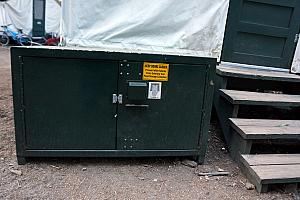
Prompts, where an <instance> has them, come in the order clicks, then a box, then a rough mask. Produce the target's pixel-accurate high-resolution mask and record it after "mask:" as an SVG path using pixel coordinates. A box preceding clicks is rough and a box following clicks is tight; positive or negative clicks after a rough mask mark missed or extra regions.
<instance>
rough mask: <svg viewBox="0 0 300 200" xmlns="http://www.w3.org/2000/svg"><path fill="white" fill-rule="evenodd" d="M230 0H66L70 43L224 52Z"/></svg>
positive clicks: (66, 33)
mask: <svg viewBox="0 0 300 200" xmlns="http://www.w3.org/2000/svg"><path fill="white" fill-rule="evenodd" d="M228 6H229V0H201V1H198V0H164V1H161V0H152V1H148V0H112V1H107V0H94V1H89V2H88V3H87V2H86V1H84V0H77V1H73V0H63V1H62V18H63V27H62V31H63V36H64V37H65V41H66V43H67V46H83V47H102V48H113V49H120V50H122V51H131V52H149V51H150V52H160V53H165V54H179V55H183V54H187V55H192V56H204V57H217V58H219V57H220V54H221V49H222V43H223V37H224V31H225V24H226V18H227V12H228Z"/></svg>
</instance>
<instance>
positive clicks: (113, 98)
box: [112, 94, 118, 103]
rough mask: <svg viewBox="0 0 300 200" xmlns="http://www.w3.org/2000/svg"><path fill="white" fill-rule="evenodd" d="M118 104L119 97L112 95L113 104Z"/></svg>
mask: <svg viewBox="0 0 300 200" xmlns="http://www.w3.org/2000/svg"><path fill="white" fill-rule="evenodd" d="M117 102H118V97H117V95H116V94H113V95H112V103H117Z"/></svg>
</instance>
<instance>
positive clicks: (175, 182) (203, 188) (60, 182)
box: [0, 48, 300, 200]
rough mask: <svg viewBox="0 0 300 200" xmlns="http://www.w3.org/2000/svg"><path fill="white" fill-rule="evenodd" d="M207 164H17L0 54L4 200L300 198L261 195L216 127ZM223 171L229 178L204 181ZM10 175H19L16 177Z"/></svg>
mask: <svg viewBox="0 0 300 200" xmlns="http://www.w3.org/2000/svg"><path fill="white" fill-rule="evenodd" d="M210 133H211V135H212V136H211V139H210V141H209V148H208V152H207V155H206V161H205V164H204V165H200V166H198V167H197V169H193V168H190V167H187V166H184V165H182V164H181V159H180V158H134V159H133V158H122V159H118V158H105V159H104V158H89V159H87V158H59V159H53V158H51V159H45V158H43V159H35V160H31V161H30V162H29V163H28V164H26V165H23V166H19V165H18V164H17V162H16V151H15V137H14V123H13V108H12V90H11V73H10V60H9V50H8V49H4V48H1V49H0V199H184V200H187V199H268V200H269V199H300V198H299V195H296V194H293V193H285V192H284V191H282V190H279V191H278V190H277V191H276V192H274V191H273V192H269V193H267V194H261V195H260V194H258V193H257V192H256V191H255V190H247V189H246V187H245V183H246V182H247V179H246V178H245V177H244V176H243V175H242V173H241V172H240V170H239V168H238V167H237V165H236V164H235V163H233V162H232V160H231V159H230V157H229V155H228V154H227V152H226V150H225V151H224V150H222V148H223V147H224V143H223V142H222V140H221V139H220V137H219V134H220V131H219V128H218V127H217V124H216V122H212V125H211V129H210ZM218 168H221V169H223V170H226V171H229V172H230V176H228V177H226V176H224V177H212V178H211V177H210V178H208V177H206V178H205V177H200V176H197V175H196V174H195V172H196V171H198V172H207V171H213V170H217V169H218ZM11 170H19V171H21V172H22V175H16V174H14V173H12V172H11Z"/></svg>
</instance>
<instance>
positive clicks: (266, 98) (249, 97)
mask: <svg viewBox="0 0 300 200" xmlns="http://www.w3.org/2000/svg"><path fill="white" fill-rule="evenodd" d="M219 93H220V95H221V96H222V97H224V98H225V99H227V100H228V101H229V102H230V103H232V104H234V105H241V104H242V105H262V106H291V107H292V106H293V107H294V106H300V95H287V94H272V93H259V92H248V91H238V90H225V89H220V90H219Z"/></svg>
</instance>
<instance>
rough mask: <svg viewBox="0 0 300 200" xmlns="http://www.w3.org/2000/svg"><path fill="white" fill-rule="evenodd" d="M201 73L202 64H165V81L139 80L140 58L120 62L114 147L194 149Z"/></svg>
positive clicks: (200, 105) (199, 107) (203, 67)
mask: <svg viewBox="0 0 300 200" xmlns="http://www.w3.org/2000/svg"><path fill="white" fill-rule="evenodd" d="M205 75H206V67H205V66H196V65H186V64H169V71H168V80H167V81H157V80H143V78H142V76H143V62H124V63H121V64H120V67H119V84H118V85H119V95H122V102H121V103H120V102H119V105H118V120H117V121H118V122H117V148H118V149H120V150H160V149H162V150H172V149H173V150H174V149H178V150H183V149H197V145H198V138H199V134H200V122H201V117H202V106H203V97H204V86H205ZM150 79H151V78H150Z"/></svg>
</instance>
